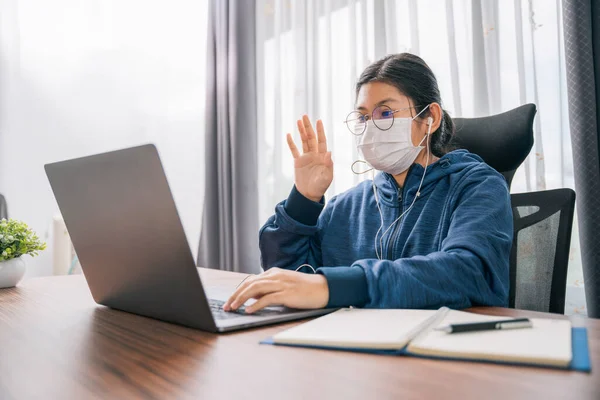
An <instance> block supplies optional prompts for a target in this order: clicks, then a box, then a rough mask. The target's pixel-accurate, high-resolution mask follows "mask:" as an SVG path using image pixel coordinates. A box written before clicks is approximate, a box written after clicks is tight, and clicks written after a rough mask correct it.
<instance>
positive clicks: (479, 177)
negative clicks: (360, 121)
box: [260, 150, 513, 309]
mask: <svg viewBox="0 0 600 400" xmlns="http://www.w3.org/2000/svg"><path fill="white" fill-rule="evenodd" d="M423 172H424V168H423V167H422V166H421V165H419V164H413V165H412V166H411V167H410V169H409V171H408V174H407V177H406V180H405V184H404V187H403V188H400V187H399V186H398V185H397V183H396V181H395V180H394V178H393V177H392V176H391V175H389V174H386V173H379V174H378V175H376V177H375V185H376V187H377V193H378V197H379V205H380V207H381V213H382V214H383V221H384V224H383V226H384V228H383V229H382V230H381V232H380V233H379V236H378V238H379V237H381V233H382V232H383V231H385V230H386V229H387V228H388V227H389V226H390V224H391V223H392V221H394V220H395V219H396V218H398V217H399V216H400V214H401V213H402V212H403V211H404V210H406V209H407V208H408V207H409V206H410V205H411V203H412V201H413V199H414V197H415V195H416V192H417V189H418V187H419V183H420V181H421V178H422V176H423ZM380 224H381V219H380V215H379V211H378V210H377V204H376V202H375V196H374V193H373V187H372V181H370V180H369V181H365V182H362V183H360V184H359V185H357V186H355V187H354V188H352V189H350V190H348V191H346V192H344V193H342V194H340V195H338V196H336V197H333V198H332V199H331V200H330V201H329V202H328V203H327V205H326V206H325V205H324V202H323V200H321V202H320V203H316V202H313V201H311V200H309V199H307V198H305V197H304V196H302V195H301V194H300V193H299V192H298V191H297V190H296V189H295V188H293V189H292V192H291V193H290V195H289V197H288V198H287V200H285V201H283V202H281V203H280V204H278V205H277V207H276V209H275V215H273V216H272V217H270V218H269V220H268V221H267V223H266V224H265V225H264V226H263V227H262V228H261V230H260V251H261V261H262V266H263V268H264V269H265V270H267V269H269V268H273V267H279V268H285V269H292V270H294V269H296V268H298V267H299V266H301V265H302V264H310V265H311V266H313V267H315V268H318V269H317V273H320V274H323V275H324V276H325V277H326V278H327V284H328V286H329V303H328V307H344V306H355V307H368V308H438V307H441V306H448V307H451V308H455V309H461V308H467V307H470V306H475V305H484V306H508V287H509V254H510V249H511V245H512V237H513V225H512V210H511V206H510V196H509V192H508V187H507V185H506V181H505V180H504V178H503V177H502V175H500V174H499V173H498V172H496V171H495V170H494V169H492V168H491V167H490V166H488V165H487V164H485V163H484V162H483V160H482V159H481V158H479V157H478V156H476V155H474V154H471V153H469V152H467V151H466V150H455V151H453V152H451V153H448V154H446V155H444V156H443V157H442V158H440V159H439V160H438V161H437V162H436V163H434V164H432V165H430V166H429V167H428V168H427V173H426V175H425V178H424V181H423V186H422V188H421V195H420V196H419V197H418V198H417V200H416V201H415V203H414V206H413V207H412V209H410V211H409V212H408V213H406V214H405V216H404V217H403V218H402V219H401V220H400V221H398V222H397V223H396V224H395V226H394V227H393V228H392V229H390V230H389V231H388V232H387V233H386V235H385V236H384V237H383V257H382V259H381V260H380V259H378V258H377V256H376V252H375V234H376V233H377V231H378V230H379V227H380ZM377 242H378V243H379V240H377ZM378 246H379V244H378ZM305 268H306V267H305Z"/></svg>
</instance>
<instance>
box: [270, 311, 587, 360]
mask: <svg viewBox="0 0 600 400" xmlns="http://www.w3.org/2000/svg"><path fill="white" fill-rule="evenodd" d="M502 319H510V318H504V317H498V316H489V315H480V314H473V313H468V312H463V311H455V310H450V309H448V308H445V307H444V308H441V309H439V310H437V311H436V310H371V309H355V308H343V309H340V310H338V311H336V312H334V313H332V314H329V315H326V316H324V317H320V318H317V319H314V320H312V321H309V322H307V323H304V324H301V325H297V326H295V327H293V328H291V329H288V330H285V331H283V332H280V333H278V334H276V335H275V336H273V337H272V338H270V339H268V340H265V341H263V343H269V344H277V345H289V346H301V347H316V348H327V349H338V350H351V351H361V352H373V353H384V354H398V355H413V356H421V357H430V358H444V359H460V360H473V361H487V362H497V363H508V364H526V365H537V366H547V367H556V368H565V369H576V370H582V371H589V370H590V363H589V355H588V349H587V333H586V331H585V329H584V328H572V327H571V322H570V321H569V320H564V319H539V318H531V319H530V320H531V322H532V324H533V328H527V329H512V330H493V331H478V332H467V333H454V334H449V333H445V332H441V331H436V330H434V328H436V327H438V326H445V325H448V324H453V323H466V322H484V321H492V320H494V321H495V320H502Z"/></svg>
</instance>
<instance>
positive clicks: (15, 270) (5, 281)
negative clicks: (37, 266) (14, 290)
mask: <svg viewBox="0 0 600 400" xmlns="http://www.w3.org/2000/svg"><path fill="white" fill-rule="evenodd" d="M23 275H25V261H24V260H23V257H19V258H13V259H12V260H8V261H0V289H2V288H10V287H15V286H17V283H19V281H21V279H22V278H23Z"/></svg>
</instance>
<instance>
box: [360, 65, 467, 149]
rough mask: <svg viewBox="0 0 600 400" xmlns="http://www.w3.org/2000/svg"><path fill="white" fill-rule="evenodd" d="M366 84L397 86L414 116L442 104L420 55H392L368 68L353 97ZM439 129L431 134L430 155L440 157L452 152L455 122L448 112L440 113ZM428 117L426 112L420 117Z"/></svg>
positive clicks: (428, 113)
mask: <svg viewBox="0 0 600 400" xmlns="http://www.w3.org/2000/svg"><path fill="white" fill-rule="evenodd" d="M369 82H384V83H387V84H389V85H392V86H394V87H396V88H397V89H398V90H399V91H400V92H401V93H402V94H404V95H405V96H407V97H408V98H410V99H411V100H412V103H413V106H414V107H415V114H418V113H419V112H421V111H422V110H423V109H424V108H425V107H426V106H427V105H429V104H431V103H438V104H439V105H440V106H441V105H442V99H441V97H440V89H439V88H438V84H437V79H435V75H434V74H433V72H432V71H431V68H429V66H428V65H427V64H426V63H425V61H423V59H422V58H421V57H419V56H416V55H414V54H410V53H401V54H391V55H388V56H385V57H384V58H382V59H381V60H379V61H376V62H374V63H373V64H371V65H369V66H368V67H367V68H366V69H365V70H364V71H363V73H362V74H361V75H360V78H359V79H358V82H357V83H356V95H357V96H358V92H359V91H360V88H361V87H362V86H363V85H364V84H366V83H369ZM442 111H443V114H442V121H441V123H440V126H439V128H438V129H437V130H436V131H435V132H432V133H431V139H430V140H431V141H430V144H431V152H432V153H433V155H435V156H436V157H441V156H443V155H444V154H446V153H449V152H450V151H452V150H454V149H455V148H456V147H455V146H454V145H453V140H452V139H453V137H454V122H453V121H452V118H450V115H448V112H446V111H445V110H443V109H442ZM429 115H430V111H429V109H427V110H425V111H423V114H421V115H420V116H419V117H422V116H423V117H427V116H429Z"/></svg>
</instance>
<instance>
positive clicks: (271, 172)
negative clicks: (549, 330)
mask: <svg viewBox="0 0 600 400" xmlns="http://www.w3.org/2000/svg"><path fill="white" fill-rule="evenodd" d="M256 18H257V30H258V31H257V52H258V54H257V59H258V68H257V71H258V76H257V79H258V112H259V115H258V121H259V124H258V127H259V129H258V131H259V179H260V187H261V191H260V199H259V200H260V220H261V221H265V220H266V218H267V217H268V216H269V215H271V214H272V213H273V209H274V206H275V204H277V203H278V202H280V201H281V200H283V199H285V198H286V197H287V194H288V192H289V190H290V189H291V187H292V185H293V179H294V178H293V163H292V158H291V156H290V154H289V149H288V148H287V145H286V143H285V134H286V133H287V132H292V133H294V137H295V138H296V139H297V140H298V139H299V136H298V134H297V132H296V131H295V129H294V127H295V121H296V119H298V118H299V117H300V116H301V115H302V114H304V113H307V114H308V115H309V116H310V117H311V119H313V120H316V119H317V118H321V119H322V120H323V122H324V125H325V130H326V134H327V138H328V142H329V146H330V148H331V151H332V153H333V158H334V162H335V175H334V181H333V184H332V185H331V187H330V189H329V191H328V193H327V196H328V197H331V196H332V195H335V194H337V193H340V192H342V191H345V190H347V189H349V188H351V187H352V186H354V185H355V184H356V183H358V181H359V180H361V179H367V178H370V175H368V174H367V175H366V176H357V175H355V174H353V173H352V171H351V170H350V166H351V164H352V162H353V161H354V160H356V159H357V158H358V156H357V152H356V146H355V142H354V138H353V136H352V135H351V134H350V133H349V132H348V131H347V129H346V127H345V126H344V123H343V121H344V120H345V117H346V115H347V114H348V113H349V112H350V111H352V110H353V106H354V100H355V96H354V84H355V82H356V80H357V78H358V76H359V75H360V73H361V72H362V70H363V69H364V68H365V67H366V66H367V65H369V64H370V63H372V62H373V61H375V60H377V59H379V58H381V57H383V56H384V55H386V54H389V53H400V52H411V53H414V54H417V55H419V56H421V57H422V58H423V59H424V60H425V61H426V62H427V63H428V64H429V66H430V67H431V68H432V69H433V71H434V73H435V74H436V76H437V78H438V83H439V85H440V90H441V93H442V99H443V101H444V108H445V109H447V110H449V112H450V114H451V115H452V116H455V117H478V116H485V115H490V114H496V113H500V112H503V111H507V110H509V109H512V108H515V107H517V106H519V105H521V104H525V103H535V104H536V105H537V107H538V114H537V117H536V120H535V126H534V132H535V146H534V148H533V150H532V152H531V155H530V156H529V158H528V159H527V160H526V161H525V163H524V164H523V166H522V167H521V168H520V169H519V171H518V172H517V174H516V176H515V179H514V181H513V187H512V191H513V192H525V191H533V190H544V189H553V188H559V187H571V188H573V186H574V179H573V163H572V153H571V141H570V137H569V125H568V114H567V96H566V93H567V92H566V83H565V82H566V79H565V59H564V57H565V52H564V47H563V39H562V35H563V32H562V15H561V1H560V0H419V1H417V0H305V1H290V0H258V1H257V12H256ZM482 134H484V132H482ZM573 236H574V238H573V243H574V245H573V247H572V251H571V258H572V260H571V265H570V268H569V286H568V291H567V312H568V313H585V307H584V305H585V302H584V300H583V294H582V293H583V290H581V288H582V286H583V278H582V272H581V262H580V257H579V246H578V243H579V240H578V234H577V228H576V227H575V229H574V230H573Z"/></svg>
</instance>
